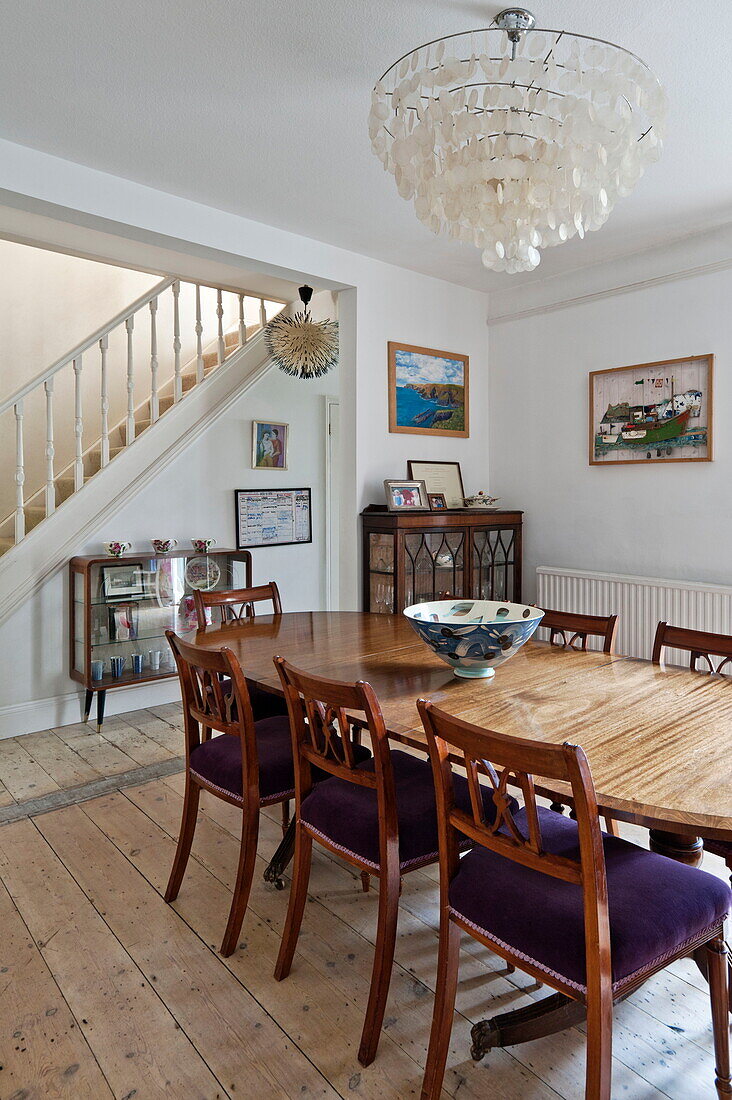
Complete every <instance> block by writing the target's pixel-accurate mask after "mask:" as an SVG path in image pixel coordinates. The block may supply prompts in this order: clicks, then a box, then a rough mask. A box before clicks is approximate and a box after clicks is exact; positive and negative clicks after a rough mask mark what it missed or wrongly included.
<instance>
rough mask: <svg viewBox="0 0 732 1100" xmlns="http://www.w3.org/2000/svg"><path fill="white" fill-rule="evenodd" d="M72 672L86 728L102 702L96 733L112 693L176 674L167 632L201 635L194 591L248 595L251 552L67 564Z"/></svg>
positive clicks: (79, 560)
mask: <svg viewBox="0 0 732 1100" xmlns="http://www.w3.org/2000/svg"><path fill="white" fill-rule="evenodd" d="M69 582H70V583H69V628H70V630H69V633H70V638H69V642H70V665H71V667H70V672H71V676H72V678H73V679H74V680H77V681H78V682H79V683H81V684H83V685H84V687H85V688H86V699H85V703H84V721H85V722H86V720H87V719H88V717H89V712H90V710H91V706H92V702H93V698H94V694H95V693H96V696H97V728H98V729H101V726H102V722H103V720H104V703H105V699H106V694H107V691H108V690H109V689H110V688H116V687H129V685H130V684H139V683H145V682H149V681H151V680H160V679H164V678H165V677H168V676H174V675H175V674H176V670H175V663H174V661H173V654H172V651H171V649H170V646H169V645H168V642H167V639H166V637H165V631H166V630H175V631H176V633H179V634H182V633H186V632H188V631H191V630H195V628H196V618H195V611H194V607H193V596H192V593H193V590H194V589H195V588H199V589H202V590H204V589H205V590H206V591H210V590H213V589H217V588H224V589H225V588H248V587H249V586H251V583H252V556H251V554H250V553H249V551H248V550H209V552H208V553H207V554H197V553H196V552H195V551H194V550H178V551H175V552H173V553H170V554H164V555H159V556H155V554H154V553H151V552H149V551H141V552H140V553H137V554H135V553H130V554H124V555H122V556H121V557H119V558H113V557H110V556H106V557H77V558H72V559H71V562H70V565H69Z"/></svg>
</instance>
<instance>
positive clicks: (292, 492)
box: [234, 489, 313, 550]
mask: <svg viewBox="0 0 732 1100" xmlns="http://www.w3.org/2000/svg"><path fill="white" fill-rule="evenodd" d="M234 498H235V503H236V548H237V550H248V549H251V548H252V547H254V546H289V545H292V544H293V543H300V542H312V541H313V523H312V515H311V507H310V490H309V489H236V490H235V492H234Z"/></svg>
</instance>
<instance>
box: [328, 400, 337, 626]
mask: <svg viewBox="0 0 732 1100" xmlns="http://www.w3.org/2000/svg"><path fill="white" fill-rule="evenodd" d="M339 409H340V401H339V399H338V398H337V397H335V396H334V395H332V394H327V395H326V397H325V609H326V611H338V609H339V607H340V577H339V568H338V566H339V552H340V522H339V519H338V517H339V514H340V510H339V503H340V479H339V467H340V463H339V456H338V454H337V453H336V451H337V450H338V449H339V433H338V430H337V428H338V419H337V418H338V413H339ZM334 424H335V427H336V431H335V432H334V431H333V427H334Z"/></svg>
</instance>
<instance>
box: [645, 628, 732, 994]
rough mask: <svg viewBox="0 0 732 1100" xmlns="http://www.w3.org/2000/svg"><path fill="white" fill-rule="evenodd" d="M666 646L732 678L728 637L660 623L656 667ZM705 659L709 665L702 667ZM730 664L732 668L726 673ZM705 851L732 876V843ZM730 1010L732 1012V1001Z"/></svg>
mask: <svg viewBox="0 0 732 1100" xmlns="http://www.w3.org/2000/svg"><path fill="white" fill-rule="evenodd" d="M666 647H669V648H670V649H681V650H684V651H685V652H687V653H688V654H689V668H690V669H691V671H692V672H708V673H711V675H713V676H720V675H729V676H732V637H730V636H729V635H728V634H712V633H711V632H710V631H707V630H690V629H688V628H687V627H682V626H670V625H669V624H668V623H664V622H660V623H659V624H658V626H657V627H656V636H655V638H654V640H653V654H652V656H651V661H652V662H653V664H654V665H660V664H661V656H662V652H663V650H664V648H666ZM713 657H719V658H721V659H720V660H719V662H718V663H717V664H716V667H715V664H714V662H713V661H712V658H713ZM701 660H703V661H704V662H705V665H704V667H702V668H699V662H700V661H701ZM726 665H728V666H729V667H728V668H727V671H726V672H724V671H723V670H724V669H725V666H726ZM704 850H705V851H707V852H713V853H714V855H717V856H721V857H722V859H723V860H724V861H725V863H726V864H727V870H728V871H729V872H730V876H731V877H732V844H731V843H730V842H729V841H727V840H713V839H707V838H705V839H704ZM730 1010H731V1011H732V1001H731V1002H730Z"/></svg>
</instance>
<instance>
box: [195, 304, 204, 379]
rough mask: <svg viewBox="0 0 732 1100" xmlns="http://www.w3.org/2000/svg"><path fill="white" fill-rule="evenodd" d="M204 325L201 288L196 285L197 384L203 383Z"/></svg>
mask: <svg viewBox="0 0 732 1100" xmlns="http://www.w3.org/2000/svg"><path fill="white" fill-rule="evenodd" d="M202 337H203V325H202V324H201V288H200V286H199V285H198V283H196V382H203V339H202Z"/></svg>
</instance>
